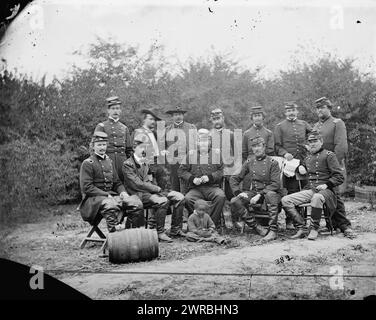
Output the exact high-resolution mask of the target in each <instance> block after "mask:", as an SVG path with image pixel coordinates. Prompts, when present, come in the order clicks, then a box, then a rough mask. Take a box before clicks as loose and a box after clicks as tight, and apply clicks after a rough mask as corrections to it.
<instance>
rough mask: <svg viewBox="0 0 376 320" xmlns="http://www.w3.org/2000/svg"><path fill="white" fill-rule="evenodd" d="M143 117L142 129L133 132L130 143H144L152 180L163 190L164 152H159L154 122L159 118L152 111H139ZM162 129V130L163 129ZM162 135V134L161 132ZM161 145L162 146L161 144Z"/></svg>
mask: <svg viewBox="0 0 376 320" xmlns="http://www.w3.org/2000/svg"><path fill="white" fill-rule="evenodd" d="M141 114H142V115H143V120H142V127H141V128H137V129H135V130H134V132H133V135H132V139H131V140H132V143H133V141H134V140H135V139H136V138H137V140H140V141H144V146H145V148H146V150H145V152H146V158H147V160H148V164H149V166H150V171H151V172H152V175H153V178H154V180H155V182H156V184H157V185H158V186H160V187H161V188H162V190H164V189H165V188H166V187H167V180H166V172H165V168H164V166H163V164H162V163H165V161H164V159H163V158H164V157H165V154H166V151H165V150H160V145H161V144H158V140H157V132H156V122H157V121H160V120H161V118H159V117H158V116H157V115H156V114H155V113H154V112H153V111H152V110H148V109H143V110H141ZM163 129H164V128H163ZM163 133H164V132H163ZM162 145H163V144H162Z"/></svg>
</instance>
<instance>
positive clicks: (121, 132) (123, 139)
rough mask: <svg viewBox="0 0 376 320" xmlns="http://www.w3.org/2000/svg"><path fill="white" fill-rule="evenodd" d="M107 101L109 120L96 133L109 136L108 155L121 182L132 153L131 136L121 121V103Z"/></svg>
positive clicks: (117, 100) (98, 127)
mask: <svg viewBox="0 0 376 320" xmlns="http://www.w3.org/2000/svg"><path fill="white" fill-rule="evenodd" d="M106 101H107V113H108V119H107V120H106V121H104V122H101V123H99V124H98V125H97V127H96V128H95V132H105V133H107V135H108V146H107V155H108V156H109V157H110V158H111V160H112V161H113V162H114V164H115V168H116V172H117V174H118V176H119V179H120V181H123V173H122V169H121V168H122V165H123V162H124V160H125V159H127V158H128V157H129V156H130V155H131V152H132V144H131V136H130V133H129V129H128V127H127V126H126V125H125V124H123V123H121V122H120V121H119V118H120V115H121V101H120V99H119V98H118V97H110V98H107V99H106Z"/></svg>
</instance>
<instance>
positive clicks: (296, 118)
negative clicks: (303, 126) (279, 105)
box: [286, 117, 298, 122]
mask: <svg viewBox="0 0 376 320" xmlns="http://www.w3.org/2000/svg"><path fill="white" fill-rule="evenodd" d="M286 120H287V121H288V122H295V121H296V120H298V117H295V118H294V119H289V118H286Z"/></svg>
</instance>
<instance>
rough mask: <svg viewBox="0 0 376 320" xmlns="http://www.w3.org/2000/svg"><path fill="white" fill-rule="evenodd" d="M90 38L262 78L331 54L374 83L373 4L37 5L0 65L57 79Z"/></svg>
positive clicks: (4, 47)
mask: <svg viewBox="0 0 376 320" xmlns="http://www.w3.org/2000/svg"><path fill="white" fill-rule="evenodd" d="M209 8H210V11H212V12H210V11H209ZM357 21H358V23H357ZM96 36H101V37H109V36H111V37H112V38H114V39H115V40H116V41H119V42H121V43H127V44H130V45H139V46H140V48H141V50H146V49H147V48H148V47H149V46H150V45H151V44H153V43H155V44H162V45H164V46H165V54H166V56H167V57H168V59H169V60H170V61H171V62H172V63H175V62H178V61H179V62H181V63H185V62H186V61H187V59H188V58H189V57H192V58H195V59H199V58H204V59H206V58H207V57H210V56H212V55H213V54H214V53H225V54H231V57H233V58H234V59H236V60H238V61H239V62H240V64H241V65H242V66H243V67H244V68H249V69H254V68H256V67H258V66H263V67H264V71H263V74H265V75H266V76H273V75H274V74H276V72H277V71H279V70H286V69H287V68H288V67H289V66H290V65H291V62H292V60H293V58H294V57H295V53H296V52H299V55H298V58H299V60H301V61H307V62H309V61H312V59H314V58H315V57H317V56H318V52H319V51H320V52H331V53H333V54H336V55H337V56H339V57H341V58H345V57H352V58H356V59H357V60H358V62H357V64H358V66H359V67H360V68H361V70H362V71H364V72H372V73H374V74H375V75H376V67H375V65H374V62H375V61H376V1H373V0H372V1H371V0H367V1H362V0H360V1H350V0H347V1H343V0H342V1H340V0H338V1H321V0H319V1H274V0H269V1H268V0H266V1H265V0H264V1H251V0H248V1H246V0H237V1H236V0H235V1H234V0H218V1H214V0H190V1H178V0H175V1H170V0H160V1H155V0H153V1H152V0H141V1H134V0H124V1H120V0H112V1H99V0H45V1H41V0H40V1H34V2H33V3H32V4H31V5H30V6H29V7H27V8H26V9H24V11H23V12H22V13H21V14H20V15H19V16H18V17H17V18H16V19H15V20H14V21H13V23H12V24H11V26H10V27H9V29H8V31H7V33H6V35H5V37H4V38H3V40H2V43H1V46H0V58H2V59H5V60H6V61H7V65H8V68H9V69H13V68H17V70H18V71H19V72H23V73H28V74H31V75H32V76H34V77H36V78H38V77H41V76H42V75H43V74H46V75H47V79H51V78H52V77H53V76H54V75H56V76H57V77H58V78H62V77H63V76H65V75H66V74H67V72H69V70H70V68H71V67H72V64H74V63H80V61H79V60H77V58H76V57H75V56H74V55H72V52H73V51H74V50H77V49H84V48H85V47H86V46H87V45H88V44H89V43H91V42H93V41H94V40H95V38H96Z"/></svg>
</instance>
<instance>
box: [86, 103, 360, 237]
mask: <svg viewBox="0 0 376 320" xmlns="http://www.w3.org/2000/svg"><path fill="white" fill-rule="evenodd" d="M315 107H316V110H317V115H318V117H319V121H318V122H317V123H316V124H315V125H314V126H313V128H312V127H311V126H310V125H309V124H308V123H307V122H306V121H304V120H301V119H298V105H297V104H296V103H294V102H288V103H285V105H284V106H283V108H284V114H285V116H286V119H285V120H283V121H282V122H280V123H278V124H277V125H276V127H275V130H274V132H272V131H270V130H269V129H267V128H266V127H265V126H264V120H265V116H266V114H265V111H264V109H263V107H261V106H256V107H251V120H252V125H251V127H250V128H249V129H248V130H247V131H245V132H244V134H243V137H242V157H243V164H242V166H241V170H240V172H237V174H228V172H227V173H226V170H225V169H226V165H224V164H223V162H222V161H221V160H220V161H219V162H216V161H213V159H214V158H215V157H213V153H216V152H217V153H219V154H221V151H220V150H219V152H218V150H215V149H214V148H213V147H212V137H213V136H214V135H217V136H218V135H219V136H220V140H221V139H222V133H224V131H225V130H224V129H226V127H225V118H224V113H223V110H221V109H220V108H216V107H215V108H214V109H212V110H211V112H210V120H211V122H212V125H213V127H212V128H211V130H207V129H200V130H198V131H196V132H197V133H198V134H197V137H196V136H195V135H192V134H191V132H192V130H193V131H195V130H197V129H196V127H195V125H193V124H190V123H188V122H186V121H184V115H185V113H186V110H183V109H182V108H181V107H176V108H174V109H172V110H168V111H167V114H170V115H171V117H172V123H171V124H170V125H168V126H166V128H165V132H166V136H165V137H164V139H165V141H164V143H163V144H161V143H160V141H157V140H158V139H159V138H158V137H157V135H156V124H157V123H158V121H160V120H161V119H160V118H159V117H158V116H157V115H156V113H155V112H153V110H142V112H141V113H142V115H143V125H142V127H141V128H138V129H135V130H134V132H133V134H132V135H131V134H130V131H129V129H128V127H127V126H126V125H124V124H123V123H121V122H120V121H119V118H120V114H121V101H120V99H119V98H118V97H110V98H108V99H107V109H108V119H107V120H106V121H104V122H102V123H99V124H98V125H97V127H96V128H95V130H94V134H93V137H92V141H91V147H92V154H91V156H90V157H89V158H87V159H86V160H85V161H84V162H83V163H82V166H81V171H80V185H81V191H82V194H83V196H84V197H83V201H82V204H81V207H80V208H81V209H80V210H81V214H82V217H83V219H84V220H86V221H88V222H90V223H91V224H95V223H96V222H98V221H99V220H100V219H101V218H102V217H104V218H105V220H106V223H107V227H108V230H109V232H115V231H117V230H120V229H122V228H123V224H122V223H123V221H124V218H125V216H126V217H127V219H126V223H125V227H126V228H137V227H141V226H144V225H145V217H144V209H148V208H150V209H152V210H151V214H150V215H149V217H148V221H146V223H147V225H148V227H149V228H154V229H156V230H157V233H158V238H159V240H160V241H166V242H171V241H173V240H172V238H174V237H181V236H186V234H185V233H184V232H183V231H182V225H183V210H184V207H185V208H186V209H187V211H188V214H189V215H190V216H192V213H193V212H195V213H196V211H198V212H201V211H203V210H204V209H205V210H207V211H208V212H207V213H208V214H209V216H210V218H209V220H210V221H209V222H208V223H209V224H210V226H211V229H212V227H213V225H214V226H215V227H217V228H218V227H220V224H221V217H222V214H223V207H224V205H225V201H226V198H227V200H228V201H230V207H231V212H232V220H233V222H234V224H235V225H237V226H239V225H241V223H243V224H244V223H245V224H246V225H248V227H250V228H252V229H254V230H255V231H256V232H257V233H258V234H259V235H261V236H263V238H262V240H264V241H269V240H273V239H276V237H277V229H278V224H277V219H278V213H279V212H280V211H281V208H283V209H284V211H285V213H286V228H287V229H291V230H296V233H295V234H294V235H293V236H292V238H303V237H305V236H308V239H310V240H314V239H316V238H317V236H318V230H319V226H320V219H321V217H322V215H323V208H324V205H325V207H326V209H327V210H325V211H327V212H329V213H330V216H331V221H332V225H333V228H335V229H340V230H341V231H342V232H343V233H344V235H345V236H348V237H354V236H355V235H354V232H353V231H352V229H351V225H350V222H349V220H348V219H347V218H346V213H345V207H344V203H343V201H342V200H341V198H340V192H339V191H338V188H339V187H341V185H343V183H344V180H345V175H346V172H345V160H346V154H347V137H346V128H345V124H344V122H343V121H342V120H341V119H338V118H334V117H333V116H332V115H331V111H332V107H333V105H332V103H331V101H330V100H329V99H328V98H326V97H322V98H320V99H317V100H316V101H315ZM177 132H183V133H184V135H185V138H186V139H180V140H179V138H178V134H177ZM190 139H191V140H192V139H197V145H198V149H197V150H198V152H197V161H192V160H189V161H188V157H185V159H183V158H179V154H183V155H187V154H188V153H190V151H191V150H190V146H191V145H192V144H191V142H192V141H189V140H190ZM179 141H180V142H182V143H181V145H180V146H179ZM221 141H222V140H221ZM221 141H220V143H219V147H220V148H221V147H222V146H223V145H222V143H221ZM172 143H175V144H178V148H175V149H174V150H175V151H174V153H175V154H174V156H175V158H174V159H175V161H174V162H173V163H167V164H165V165H163V164H161V163H165V162H164V160H163V159H166V157H167V154H168V151H167V150H168V147H169V146H170V145H171V144H172ZM161 145H162V146H164V147H163V148H161V147H160V146H161ZM230 145H231V147H230V150H231V153H233V152H234V150H233V149H234V148H233V146H234V135H233V134H232V133H231V135H230ZM179 148H180V149H179ZM179 150H184V151H185V152H183V153H179V152H178V151H179ZM146 154H149V155H150V154H151V155H152V157H151V161H150V157H148V158H147V157H146V156H145V155H146ZM202 156H206V159H207V161H204V162H202V161H200V159H201V157H202ZM272 156H279V157H282V158H284V161H285V163H290V161H293V160H294V159H296V160H298V164H297V165H296V166H295V167H293V171H294V172H293V174H290V175H289V176H288V175H285V174H283V170H282V168H281V166H280V164H279V163H278V161H276V160H275V158H274V157H272ZM220 158H221V157H220ZM291 163H292V162H291ZM295 163H296V161H295ZM165 169H168V171H169V173H170V183H168V182H167V180H166V170H165ZM281 177H282V178H281ZM168 185H170V186H169V187H168ZM201 199H203V200H205V201H208V203H210V205H209V206H207V207H206V206H201V205H200V206H197V204H199V203H201V202H200V201H201ZM197 201H198V202H197ZM303 203H309V204H310V206H311V208H312V209H311V215H310V222H309V229H308V227H307V223H306V221H305V219H304V217H303V216H302V214H301V212H300V211H299V210H298V208H297V206H299V205H300V204H303ZM260 204H266V208H267V212H268V217H269V223H268V227H267V228H266V227H263V226H261V225H260V224H259V223H258V222H257V220H256V219H255V216H254V212H253V211H252V207H253V206H257V205H258V206H259V205H260ZM206 208H207V209H206ZM196 209H197V210H196ZM169 212H171V214H172V219H171V228H170V230H169V232H166V230H165V218H166V215H167V214H168V213H169ZM200 217H201V218H200ZM192 218H193V216H192ZM98 219H99V220H98ZM200 219H201V220H202V216H201V215H194V220H192V221H197V223H198V224H199V225H203V223H201V222H202V221H201V220H200ZM206 219H208V218H206ZM200 221H201V222H200ZM188 225H189V224H188ZM201 233H202V230H201Z"/></svg>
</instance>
